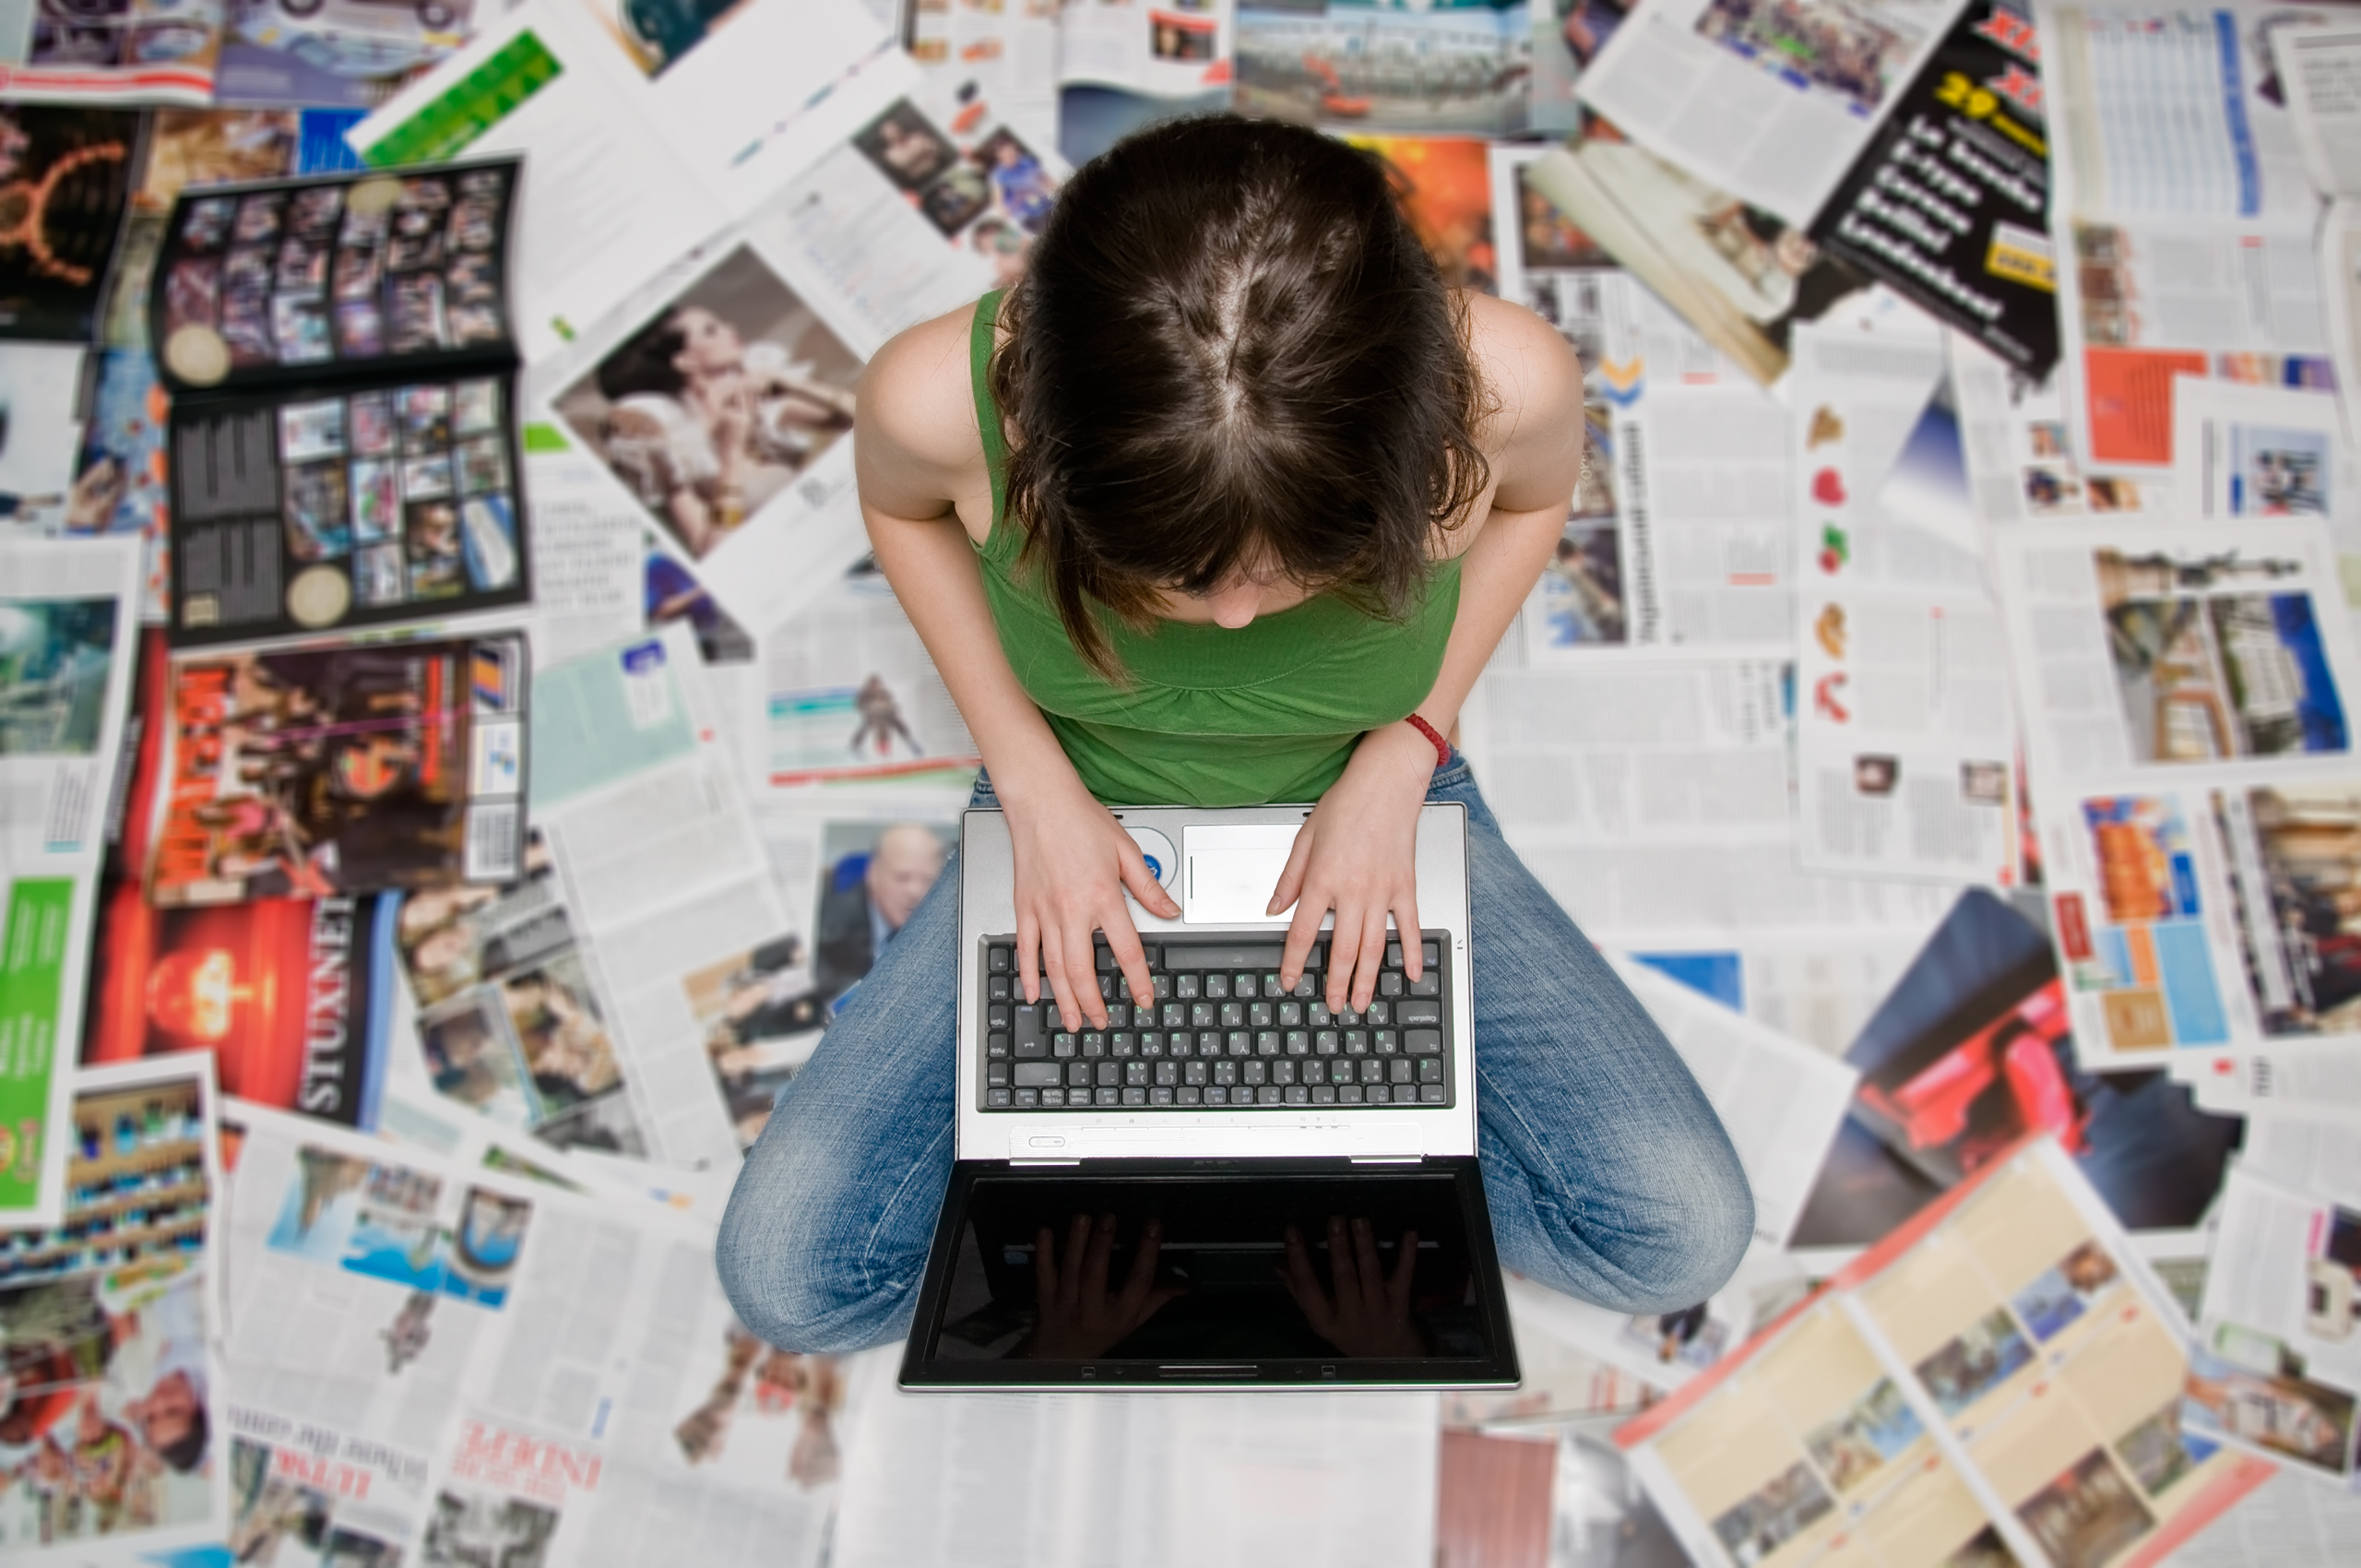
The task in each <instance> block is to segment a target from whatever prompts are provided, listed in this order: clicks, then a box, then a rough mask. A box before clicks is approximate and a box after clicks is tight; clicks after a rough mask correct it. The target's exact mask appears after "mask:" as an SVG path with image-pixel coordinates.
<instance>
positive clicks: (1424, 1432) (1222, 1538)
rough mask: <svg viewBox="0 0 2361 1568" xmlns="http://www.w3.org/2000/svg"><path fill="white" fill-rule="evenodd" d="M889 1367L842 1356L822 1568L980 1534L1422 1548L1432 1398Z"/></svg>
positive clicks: (1376, 1551) (1240, 1555) (1001, 1548)
mask: <svg viewBox="0 0 2361 1568" xmlns="http://www.w3.org/2000/svg"><path fill="white" fill-rule="evenodd" d="M900 1360H901V1347H899V1346H898V1345H897V1346H894V1347H891V1348H881V1349H879V1350H875V1351H872V1352H869V1353H868V1354H866V1355H864V1356H863V1357H861V1358H860V1360H856V1361H855V1362H854V1363H853V1364H852V1373H853V1377H854V1378H855V1380H856V1387H855V1389H854V1394H853V1399H854V1403H855V1404H856V1405H857V1406H858V1407H860V1412H861V1413H860V1418H859V1421H860V1424H859V1425H858V1427H857V1428H856V1429H855V1431H854V1440H853V1441H852V1442H851V1443H849V1444H848V1447H847V1450H846V1468H845V1479H844V1492H843V1497H842V1499H841V1502H840V1503H839V1509H838V1517H837V1520H836V1539H835V1545H834V1548H833V1550H832V1551H831V1554H830V1558H829V1561H830V1562H831V1563H832V1564H834V1568H905V1565H907V1564H908V1563H913V1562H955V1561H961V1560H963V1559H965V1560H973V1559H974V1557H975V1554H976V1552H977V1551H978V1550H979V1543H983V1542H991V1543H995V1548H994V1550H993V1553H992V1555H991V1558H990V1559H989V1560H990V1561H992V1562H1008V1563H1011V1564H1015V1563H1038V1562H1081V1561H1089V1560H1091V1559H1093V1558H1104V1559H1106V1560H1110V1561H1115V1562H1124V1563H1127V1564H1136V1565H1137V1568H1181V1565H1182V1564H1191V1563H1200V1562H1291V1563H1300V1564H1303V1565H1304V1568H1430V1564H1431V1562H1432V1561H1433V1539H1434V1533H1433V1532H1434V1525H1433V1509H1434V1498H1435V1475H1436V1442H1437V1438H1438V1435H1439V1427H1438V1423H1437V1421H1436V1420H1435V1411H1436V1400H1435V1396H1434V1395H1432V1394H1328V1393H1322V1392H1317V1391H1306V1392H1299V1393H1291V1394H1277V1395H1269V1394H1204V1395H1192V1396H1189V1397H1187V1398H1182V1399H1173V1398H1164V1397H1158V1396H1156V1395H1153V1394H1118V1393H1112V1392H1109V1393H1105V1394H1086V1395H1040V1396H1023V1395H992V1394H906V1393H904V1392H902V1391H901V1390H900V1389H898V1388H896V1387H895V1386H894V1377H895V1370H896V1366H897V1365H898V1363H899V1361H900ZM1213 1499H1219V1500H1220V1502H1219V1504H1218V1505H1217V1506H1208V1503H1209V1500H1213Z"/></svg>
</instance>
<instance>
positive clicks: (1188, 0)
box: [1058, 0, 1238, 99]
mask: <svg viewBox="0 0 2361 1568" xmlns="http://www.w3.org/2000/svg"><path fill="white" fill-rule="evenodd" d="M1237 11H1238V0H1092V3H1091V4H1089V5H1086V6H1083V5H1073V4H1065V5H1062V6H1061V7H1060V9H1059V12H1058V80H1059V82H1060V84H1061V85H1063V84H1067V83H1075V84H1087V85H1095V86H1099V87H1110V88H1117V89H1121V90H1123V91H1126V92H1132V93H1138V94H1141V95H1144V96H1145V97H1148V98H1168V99H1169V98H1188V97H1193V96H1195V95H1197V94H1199V93H1204V92H1210V91H1218V90H1220V89H1223V88H1226V87H1228V85H1229V81H1230V63H1231V58H1232V56H1233V54H1234V53H1236V48H1237V44H1236V39H1235V37H1234V34H1235V30H1236V29H1237V26H1238V17H1237Z"/></svg>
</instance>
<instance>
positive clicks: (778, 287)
mask: <svg viewBox="0 0 2361 1568" xmlns="http://www.w3.org/2000/svg"><path fill="white" fill-rule="evenodd" d="M859 373H860V362H859V361H858V360H856V359H855V358H854V357H853V355H852V353H851V352H850V351H849V350H847V349H846V348H845V346H844V345H843V344H842V343H840V342H838V341H837V340H836V335H835V334H834V333H832V332H830V331H829V330H828V328H827V327H825V326H824V325H822V324H821V322H820V321H819V319H818V318H817V317H816V316H814V315H813V314H812V312H811V311H810V309H809V308H807V307H806V306H805V305H804V303H803V302H802V301H801V300H800V299H798V298H797V297H796V296H795V295H794V293H793V292H791V291H789V289H788V287H787V285H786V284H784V283H782V282H780V281H779V280H778V279H777V277H775V276H774V275H773V274H772V272H771V271H770V269H769V268H768V267H765V265H764V264H763V263H762V261H761V260H760V259H759V258H758V257H757V256H756V255H754V254H753V252H752V251H750V250H746V249H744V248H741V249H739V250H737V251H735V252H733V253H731V255H730V256H729V257H728V258H727V259H725V260H724V261H723V262H722V263H721V264H720V265H719V266H718V267H715V268H714V269H713V270H712V271H711V272H709V273H707V274H706V275H705V277H703V278H702V279H699V280H698V281H697V282H696V283H694V284H693V285H691V286H690V288H689V289H688V290H687V291H684V292H683V293H682V294H681V295H680V296H679V297H678V298H677V299H676V300H674V301H673V303H670V305H667V306H666V307H665V308H664V309H663V310H661V311H659V312H658V314H657V315H655V316H654V317H653V318H652V319H650V320H649V321H648V322H647V323H646V324H645V325H644V326H642V327H640V328H639V329H638V330H637V331H635V332H634V333H633V334H632V335H631V336H630V337H628V338H626V339H623V342H622V343H621V344H619V345H618V346H617V347H616V349H615V350H614V351H613V352H611V353H610V354H609V355H608V356H607V357H606V358H605V359H604V360H602V361H601V362H599V366H598V368H597V369H596V370H595V371H593V372H591V373H590V374H588V375H587V376H585V377H583V378H582V380H580V381H579V382H577V383H575V386H573V387H571V388H570V389H568V390H567V392H566V393H565V394H564V396H563V397H562V398H559V399H558V405H557V406H558V410H559V412H560V413H561V414H562V415H563V416H564V419H565V421H566V422H567V423H568V424H569V425H571V426H572V427H573V429H574V431H575V434H578V435H580V436H581V437H582V438H583V439H584V440H585V441H587V442H588V443H589V444H590V446H591V449H592V450H593V451H595V452H596V453H598V454H599V457H601V458H602V459H604V461H605V462H606V465H607V468H608V469H609V470H610V471H611V472H612V473H613V474H614V476H615V477H616V478H617V479H619V480H621V481H623V485H624V486H625V488H627V489H628V490H630V491H631V493H633V495H635V497H637V498H638V500H639V503H640V505H643V506H645V507H647V510H648V512H649V513H650V514H651V515H653V516H654V517H655V518H656V520H657V521H658V523H661V524H662V525H663V526H664V527H665V528H666V529H670V531H671V533H672V534H673V536H674V537H675V538H676V539H677V540H679V541H680V542H681V544H682V545H683V546H684V547H685V548H686V549H687V550H688V552H689V553H690V554H691V555H692V556H694V557H697V558H700V559H701V558H703V557H704V556H706V555H707V554H709V553H710V552H712V551H713V550H714V549H716V548H717V547H718V545H720V544H721V543H722V541H723V540H727V539H728V538H730V535H731V534H732V533H734V532H735V531H736V530H737V529H739V528H741V527H742V526H743V525H744V524H745V522H746V520H747V519H748V518H750V517H753V516H754V514H755V513H757V512H759V511H761V510H762V508H763V506H764V505H765V503H767V502H768V501H770V499H771V498H772V497H773V496H776V495H777V494H778V493H780V492H781V491H783V490H785V489H786V488H787V486H788V484H789V481H792V480H793V479H794V478H795V476H796V475H797V474H798V473H801V471H802V470H803V469H804V467H805V466H806V465H807V464H809V463H810V462H811V461H812V460H813V458H814V457H818V456H819V455H820V454H821V453H823V452H825V451H826V450H827V449H828V447H829V446H831V445H834V444H835V443H836V440H837V438H838V437H840V436H841V435H843V434H845V433H846V432H847V431H848V430H850V429H851V428H852V382H853V379H854V377H855V376H856V375H858V374H859Z"/></svg>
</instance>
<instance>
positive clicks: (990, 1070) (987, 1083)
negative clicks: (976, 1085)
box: [984, 1062, 1008, 1089]
mask: <svg viewBox="0 0 2361 1568" xmlns="http://www.w3.org/2000/svg"><path fill="white" fill-rule="evenodd" d="M984 1087H986V1088H994V1089H1004V1088H1006V1087H1008V1063H1005V1062H994V1063H991V1065H989V1066H987V1067H986V1068H985V1069H984Z"/></svg>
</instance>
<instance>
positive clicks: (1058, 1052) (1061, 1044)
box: [1050, 1032, 1074, 1060]
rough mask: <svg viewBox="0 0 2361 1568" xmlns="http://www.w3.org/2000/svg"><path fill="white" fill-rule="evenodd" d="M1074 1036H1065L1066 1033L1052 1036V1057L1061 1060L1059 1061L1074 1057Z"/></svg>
mask: <svg viewBox="0 0 2361 1568" xmlns="http://www.w3.org/2000/svg"><path fill="white" fill-rule="evenodd" d="M1073 1054H1074V1036H1072V1035H1070V1034H1065V1033H1062V1032H1061V1033H1058V1034H1053V1035H1051V1036H1050V1055H1052V1056H1055V1057H1058V1058H1059V1059H1061V1060H1063V1059H1064V1058H1066V1057H1069V1056H1072V1055H1073Z"/></svg>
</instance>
